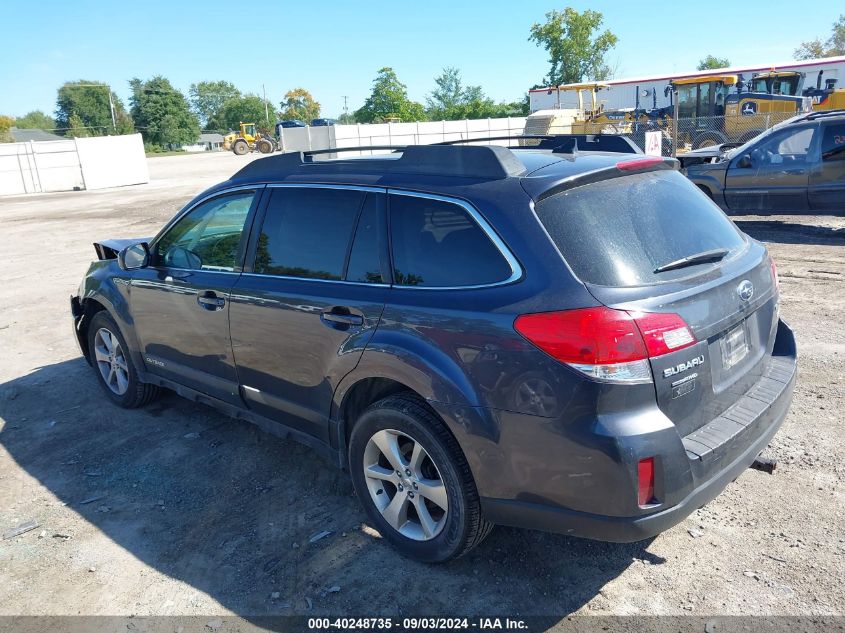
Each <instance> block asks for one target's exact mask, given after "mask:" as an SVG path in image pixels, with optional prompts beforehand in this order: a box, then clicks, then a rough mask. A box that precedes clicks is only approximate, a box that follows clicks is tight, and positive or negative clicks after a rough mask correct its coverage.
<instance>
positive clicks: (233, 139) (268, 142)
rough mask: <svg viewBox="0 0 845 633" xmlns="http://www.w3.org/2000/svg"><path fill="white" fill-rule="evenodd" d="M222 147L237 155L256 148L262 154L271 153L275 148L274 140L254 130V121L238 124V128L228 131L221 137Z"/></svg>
mask: <svg viewBox="0 0 845 633" xmlns="http://www.w3.org/2000/svg"><path fill="white" fill-rule="evenodd" d="M223 149H227V150H229V149H231V150H232V151H233V152H234V153H235V154H237V155H238V156H243V155H244V154H248V153H249V152H252V151H255V150H258V151H259V152H261V153H262V154H272V153H273V152H274V151H275V150H276V142H275V141H274V140H273V139H272V138H270V137H268V136H264V135H262V134H261V132H257V131H256V130H255V123H243V122H241V124H240V130H239V131H237V132H230V133H229V134H227V135H226V136H224V137H223Z"/></svg>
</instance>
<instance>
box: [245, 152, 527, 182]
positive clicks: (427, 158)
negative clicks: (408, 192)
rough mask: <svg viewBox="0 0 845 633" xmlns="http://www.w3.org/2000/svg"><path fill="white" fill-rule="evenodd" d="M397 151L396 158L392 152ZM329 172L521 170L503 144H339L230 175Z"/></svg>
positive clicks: (491, 175) (486, 175) (497, 174)
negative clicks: (349, 156) (347, 155)
mask: <svg viewBox="0 0 845 633" xmlns="http://www.w3.org/2000/svg"><path fill="white" fill-rule="evenodd" d="M370 150H390V151H392V152H393V153H392V154H389V155H383V156H373V157H372V158H370V157H367V159H366V160H331V161H316V160H313V158H314V156H317V155H320V154H339V153H344V152H362V151H363V152H366V151H370ZM397 153H401V156H399V157H398V158H397V156H396V155H395V154H397ZM303 168H304V169H308V171H309V173H311V170H320V171H323V170H325V171H329V172H332V173H343V172H356V173H358V172H361V171H366V170H368V169H373V168H376V169H377V170H378V171H379V172H394V173H413V174H423V175H429V176H459V177H464V178H478V179H481V180H499V179H502V178H507V177H509V176H519V175H520V174H522V173H524V172H525V165H523V164H522V161H520V160H519V159H518V158H517V157H516V155H514V153H513V152H511V151H510V150H509V149H508V148H507V147H501V146H498V145H467V146H455V147H452V146H448V145H399V146H396V145H368V146H361V147H339V148H331V149H318V150H311V151H308V152H289V153H286V154H278V155H276V156H268V157H266V158H261V159H259V160H254V161H252V162H251V163H248V164H247V165H245V166H244V167H242V168H241V169H240V171H238V172H237V173H235V174H234V175H233V176H232V178H233V179H234V178H244V177H249V178H252V179H264V178H267V179H270V178H278V177H280V176H284V175H287V174H294V173H297V172H299V171H300V170H301V169H303Z"/></svg>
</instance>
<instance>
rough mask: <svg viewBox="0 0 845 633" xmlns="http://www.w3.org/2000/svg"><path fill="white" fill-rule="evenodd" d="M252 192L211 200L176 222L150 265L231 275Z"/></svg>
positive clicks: (236, 264) (161, 242)
mask: <svg viewBox="0 0 845 633" xmlns="http://www.w3.org/2000/svg"><path fill="white" fill-rule="evenodd" d="M254 198H255V192H254V191H247V192H238V193H233V194H228V195H224V196H220V197H219V198H214V199H213V200H209V201H208V202H204V203H202V204H200V205H199V206H197V207H195V208H194V209H192V210H191V211H190V212H189V213H188V214H187V215H185V216H183V217H182V218H180V219H179V221H178V222H176V224H174V225H173V226H172V227H170V229H169V230H168V231H167V233H165V234H164V235H163V236H162V237H161V238H160V239H159V240H158V242H157V243H156V244H155V246H154V248H153V253H152V256H153V265H155V266H164V267H167V268H181V269H188V270H216V271H221V272H234V271H235V269H236V268H237V267H238V265H239V260H240V247H241V238H242V235H243V230H244V224H245V223H246V218H247V215H249V210H250V207H251V206H252V202H253V199H254Z"/></svg>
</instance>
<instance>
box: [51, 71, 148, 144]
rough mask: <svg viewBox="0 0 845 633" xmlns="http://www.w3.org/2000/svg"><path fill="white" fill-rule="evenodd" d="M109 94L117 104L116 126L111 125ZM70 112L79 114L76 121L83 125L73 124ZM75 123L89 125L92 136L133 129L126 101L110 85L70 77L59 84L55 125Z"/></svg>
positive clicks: (87, 126) (115, 107)
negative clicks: (62, 83) (70, 79)
mask: <svg viewBox="0 0 845 633" xmlns="http://www.w3.org/2000/svg"><path fill="white" fill-rule="evenodd" d="M109 96H111V100H112V103H113V104H114V116H115V125H116V128H115V127H113V126H112V117H111V106H110V105H109ZM71 115H76V122H77V123H80V124H81V125H77V126H72V125H71V124H70V118H71ZM72 127H73V128H75V129H81V128H87V129H88V134H89V135H90V136H104V135H107V134H129V133H131V132H132V131H133V129H134V128H133V125H132V119H131V118H130V117H129V115H128V114H127V113H126V110H125V109H124V107H123V102H122V101H121V100H120V99H119V98H118V97H117V95H116V94H115V93H114V92H112V91H111V90H110V89H109V87H108V85H107V84H104V83H101V82H97V81H87V80H79V81H68V82H66V83H65V84H64V85H62V87H61V88H59V92H58V97H57V98H56V128H58V129H59V130H67V129H70V128H72ZM77 136H79V135H78V134H77Z"/></svg>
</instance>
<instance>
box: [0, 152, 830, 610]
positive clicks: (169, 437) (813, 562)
mask: <svg viewBox="0 0 845 633" xmlns="http://www.w3.org/2000/svg"><path fill="white" fill-rule="evenodd" d="M247 159H248V158H239V157H235V156H233V155H231V154H229V153H221V154H217V155H201V156H192V157H182V156H179V157H167V158H154V159H150V160H149V164H150V171H151V175H152V178H153V181H152V183H151V184H149V185H143V186H137V187H131V188H124V189H117V190H109V191H99V192H79V193H68V194H51V195H42V196H37V197H19V198H5V199H0V253H2V254H3V256H4V261H5V262H6V264H5V265H6V275H5V277H6V281H5V283H4V284H3V285H2V287H0V306H2V307H0V352H2V354H0V356H1V357H2V361H3V362H2V363H0V531H2V532H5V531H6V530H8V529H10V528H14V527H15V526H18V525H20V524H22V523H24V522H27V521H35V522H37V523H38V527H36V528H35V529H32V530H30V531H28V532H26V533H23V534H21V535H19V536H16V537H14V538H11V539H6V540H0V615H15V614H17V615H21V614H24V615H25V614H31V615H38V614H63V615H64V614H83V615H102V614H109V615H130V614H137V615H153V614H166V615H203V616H205V615H209V616H212V615H215V616H217V615H230V616H231V615H232V614H237V615H241V616H246V617H249V616H257V615H272V614H290V613H297V614H356V615H385V616H386V615H392V616H398V615H402V614H406V615H407V614H410V613H419V612H424V613H427V614H432V613H439V614H444V615H447V614H448V615H458V614H469V613H484V614H502V615H521V616H526V615H540V614H543V615H549V616H555V617H562V616H564V615H566V614H572V613H578V614H601V615H612V614H617V615H618V614H662V615H687V614H692V615H707V616H710V615H737V614H743V615H762V614H774V615H835V614H845V607H843V605H845V582H843V581H845V527H844V526H845V488H843V481H845V423H843V414H842V410H843V405H844V404H845V402H843V397H844V396H845V371H843V367H844V366H845V337H843V330H845V328H843V321H845V317H843V314H845V293H844V292H843V290H845V285H843V279H844V278H845V219H843V218H835V217H812V216H801V217H790V216H778V217H776V218H768V217H741V218H736V220H737V222H738V224H739V226H740V227H741V228H742V229H743V230H745V231H747V232H748V233H750V234H751V235H753V236H754V237H756V238H758V239H762V240H765V241H766V242H768V243H769V246H770V248H771V251H772V253H773V254H774V257H775V259H776V261H777V263H778V266H779V270H780V275H781V292H782V302H781V303H782V307H781V311H782V314H783V316H784V317H785V318H786V319H787V320H788V321H789V322H790V324H791V325H792V326H793V327H794V328H795V330H796V333H797V337H798V342H799V350H800V355H801V360H800V375H799V380H798V384H797V387H796V390H795V399H794V403H793V406H792V410H791V412H790V414H789V417H788V419H787V420H786V423H785V424H784V427H783V428H782V430H781V431H780V433H778V435H777V436H776V437H775V439H774V441H773V443H772V445H771V447H770V448H769V449H768V451H767V454H768V455H770V456H773V457H776V458H777V459H778V460H779V463H778V467H777V470H776V471H775V473H774V474H773V475H768V474H764V473H761V472H758V471H751V470H749V471H747V472H745V473H744V474H743V475H742V476H741V477H740V478H739V479H738V480H737V481H736V482H734V483H733V484H731V485H729V486H728V488H727V489H726V490H725V492H724V493H723V494H722V495H721V496H719V497H718V498H717V499H716V500H714V501H713V502H711V503H710V504H709V505H707V506H706V507H704V508H702V509H701V510H698V511H697V512H695V513H694V514H693V515H692V516H691V517H690V518H689V519H687V520H686V521H684V522H683V523H681V524H680V525H678V526H677V527H675V528H673V529H671V530H669V531H668V532H666V533H664V534H661V535H660V536H658V537H657V538H655V539H652V540H650V541H646V542H642V543H637V544H628V545H618V544H606V543H597V542H590V541H585V540H578V539H573V538H568V537H563V536H557V535H549V534H541V533H539V532H531V531H523V530H515V529H505V528H497V529H496V530H494V532H493V534H492V535H491V537H490V538H489V539H488V540H487V541H486V542H485V543H484V544H483V545H482V546H481V547H479V548H478V549H476V550H475V551H474V552H472V553H471V554H470V555H469V556H467V557H465V558H463V559H461V560H459V561H457V562H454V563H452V564H449V565H444V566H426V565H422V564H418V563H414V562H410V561H407V560H405V559H402V558H401V557H399V556H398V555H397V554H396V553H395V552H394V551H393V550H392V549H391V548H390V547H389V546H388V545H387V544H386V543H384V542H383V541H382V539H381V538H380V537H379V536H378V534H377V533H376V532H374V531H373V530H372V528H370V527H369V526H368V525H367V523H366V519H365V515H364V513H363V512H362V510H361V509H360V508H359V506H358V503H357V501H356V499H355V498H354V496H353V494H352V488H351V485H350V483H349V481H348V478H347V477H346V475H345V474H343V473H341V472H338V471H336V470H334V469H333V468H332V467H331V466H330V465H328V464H327V463H325V462H324V461H322V460H321V459H320V458H319V457H317V456H316V455H315V454H314V453H312V452H311V451H310V450H308V449H306V448H304V447H301V446H299V445H297V444H295V443H293V442H287V441H282V440H279V439H277V438H274V437H270V436H268V435H266V434H264V433H262V432H260V431H259V430H258V429H256V428H254V427H252V426H250V425H248V424H246V423H242V422H237V421H233V420H231V419H229V418H226V417H225V416H222V415H220V414H218V413H217V412H215V411H214V410H212V409H209V408H206V407H204V406H201V405H196V404H192V403H189V402H187V401H184V400H181V399H180V398H178V397H176V396H175V395H167V396H165V397H164V398H162V399H161V400H159V401H157V402H155V403H154V404H153V405H151V406H150V407H149V408H146V409H143V410H137V411H124V410H121V409H118V408H116V407H114V406H112V405H111V404H110V403H108V402H107V401H106V399H105V398H104V397H103V396H102V394H101V393H100V388H99V387H98V386H97V384H96V382H95V378H94V375H93V373H92V370H91V369H90V368H89V367H88V366H87V365H86V364H85V362H84V361H83V360H82V359H81V357H80V355H79V352H78V350H77V348H76V343H75V341H74V340H73V336H72V335H71V331H70V318H69V314H68V296H69V295H70V294H72V293H74V292H75V290H76V288H77V286H78V284H79V281H80V279H81V277H82V275H83V273H84V271H85V269H86V267H87V265H88V262H89V260H91V259H92V258H93V257H94V252H93V248H92V247H91V243H92V242H93V241H94V240H95V239H100V238H105V237H137V236H143V235H150V234H152V233H154V232H155V231H156V230H157V229H158V228H159V227H160V226H161V224H162V223H163V222H164V221H165V220H167V219H168V218H169V217H171V216H172V215H173V213H174V212H175V211H176V210H177V208H178V207H179V206H180V205H181V204H183V203H184V202H185V201H186V200H188V199H189V198H190V197H192V196H193V195H194V194H195V193H197V192H198V191H200V190H201V189H203V188H205V187H206V186H207V185H210V184H212V183H213V182H216V181H218V180H221V179H223V178H225V177H226V176H228V175H229V174H231V173H232V172H233V171H235V170H236V169H237V168H238V166H239V165H241V164H242V163H243V162H244V161H245V160H247ZM324 530H327V531H330V532H331V534H329V535H328V536H325V537H324V538H321V539H319V540H317V541H316V542H314V543H311V542H310V540H309V539H310V538H311V537H312V535H314V534H316V533H318V532H321V531H324ZM336 589H337V590H336Z"/></svg>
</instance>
